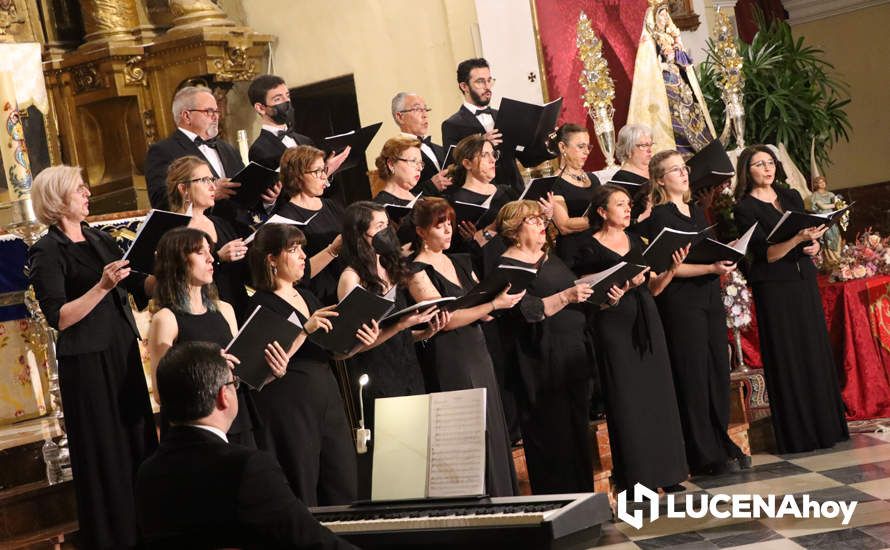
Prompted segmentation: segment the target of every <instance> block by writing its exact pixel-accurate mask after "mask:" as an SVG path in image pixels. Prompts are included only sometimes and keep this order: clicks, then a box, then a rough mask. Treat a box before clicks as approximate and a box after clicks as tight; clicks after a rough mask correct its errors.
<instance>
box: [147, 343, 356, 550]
mask: <svg viewBox="0 0 890 550" xmlns="http://www.w3.org/2000/svg"><path fill="white" fill-rule="evenodd" d="M238 385H239V380H238V378H237V377H236V376H235V375H234V373H233V371H232V367H231V364H230V363H228V361H227V360H226V358H225V357H223V355H222V351H221V349H220V347H219V346H217V345H216V344H211V343H208V342H188V343H184V344H179V345H177V346H174V347H173V348H171V349H170V350H169V351H168V352H167V353H166V354H165V355H164V357H163V358H162V359H161V361H160V363H159V365H158V369H157V389H158V393H159V394H160V398H161V407H162V409H163V410H164V414H165V415H166V417H167V418H168V419H169V421H170V425H171V427H170V429H169V431H168V432H167V433H166V434H164V437H163V438H162V440H161V444H160V446H159V447H158V450H157V451H156V452H155V454H154V455H152V456H151V457H150V458H148V459H147V460H146V461H145V462H144V463H143V464H142V465H141V466H140V468H139V472H138V474H137V476H136V510H137V518H138V522H139V527H140V529H141V531H142V534H143V536H144V537H145V543H146V546H147V547H148V548H164V549H166V548H338V549H339V548H354V546H352V545H351V544H349V543H347V542H345V541H343V540H341V539H339V538H337V537H336V536H334V534H333V533H331V532H330V531H329V530H328V529H326V528H325V527H323V526H321V525H320V524H319V523H318V522H317V521H316V520H315V518H313V517H312V514H311V513H310V512H309V510H308V509H307V508H306V506H305V505H304V504H303V503H302V502H300V501H299V500H298V499H297V497H295V496H294V494H293V492H292V491H291V490H290V486H289V485H288V482H287V479H286V478H285V476H284V473H283V472H282V471H281V467H280V466H279V465H278V462H277V461H276V460H275V458H274V457H273V456H272V455H270V454H268V453H266V452H264V451H257V450H253V449H248V448H247V447H242V446H240V445H234V444H230V443H229V442H228V440H227V439H226V432H227V431H228V429H229V426H231V424H232V421H233V420H234V419H235V415H236V414H237V413H238V395H237V393H236V389H237V387H238Z"/></svg>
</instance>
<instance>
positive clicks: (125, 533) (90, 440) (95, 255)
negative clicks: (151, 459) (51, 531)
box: [29, 226, 158, 548]
mask: <svg viewBox="0 0 890 550" xmlns="http://www.w3.org/2000/svg"><path fill="white" fill-rule="evenodd" d="M88 233H91V234H89V235H88ZM99 233H100V232H99V231H95V230H92V229H89V228H88V227H86V226H84V234H85V236H86V237H87V238H88V240H87V241H83V242H73V241H71V240H70V239H69V238H68V237H67V236H65V235H64V234H63V233H62V232H61V231H59V230H58V229H57V228H56V227H55V226H53V227H51V228H50V231H49V233H48V234H47V235H46V236H44V237H42V238H41V240H40V241H39V242H38V243H37V244H35V245H34V246H33V247H32V248H31V250H30V251H29V258H30V266H31V272H30V278H31V283H32V284H33V285H34V289H35V293H36V296H37V298H38V300H40V308H41V310H42V311H43V313H44V315H46V318H47V321H48V322H49V324H50V326H52V327H54V328H58V321H59V317H60V310H61V307H62V306H63V305H64V304H65V303H66V302H70V301H72V300H74V299H76V298H79V297H80V295H82V294H83V293H82V292H81V290H82V289H87V288H90V287H92V286H93V285H95V284H96V283H97V282H98V281H99V279H100V277H101V274H102V269H103V267H104V265H105V264H107V263H108V262H109V261H111V260H112V259H120V256H121V253H120V250H119V249H117V246H116V245H115V244H114V243H113V241H111V239H110V237H107V236H105V235H104V234H103V235H101V236H99ZM90 239H94V240H98V241H100V243H101V244H102V245H104V246H105V249H104V250H103V251H102V252H101V253H100V252H98V251H97V249H96V248H95V247H94V246H93V245H92V244H91V243H90V242H89V240H90ZM56 241H58V243H57V247H56V246H54V243H55V242H56ZM112 256H113V258H112ZM143 280H144V279H143V278H140V277H139V275H138V274H136V273H133V274H131V275H130V276H129V277H128V278H127V279H125V280H124V281H123V282H122V283H121V285H120V286H121V287H124V286H126V288H127V289H128V290H130V291H131V292H133V293H134V296H138V295H139V294H142V295H143V296H142V297H144V293H143V292H141V289H139V288H138V287H139V286H141V284H142V281H143ZM74 289H77V290H76V294H77V295H75V292H72V291H73V290H74ZM125 296H126V295H125V294H124V293H123V292H122V291H121V292H118V291H117V290H115V291H111V292H108V293H107V294H105V296H104V297H103V298H102V299H101V300H100V301H99V303H98V304H97V305H96V306H95V307H94V308H93V309H92V310H91V311H90V312H89V313H88V314H87V315H86V316H85V317H84V318H83V319H82V320H81V321H79V322H77V323H75V324H74V325H72V326H70V327H68V328H66V329H64V330H61V331H59V336H58V340H57V348H56V349H57V357H58V369H59V388H60V391H61V397H62V403H63V404H64V409H65V427H66V431H67V434H68V449H69V452H70V457H71V469H72V472H73V474H74V493H75V499H76V502H77V510H78V516H79V524H80V527H79V540H80V542H81V543H82V544H83V545H84V547H85V548H128V547H137V545H138V544H139V532H138V529H137V524H136V510H135V506H134V502H135V500H134V496H133V483H134V479H135V476H136V470H137V468H138V467H139V465H140V464H141V463H142V461H143V460H145V458H147V457H148V456H149V455H151V453H153V452H154V450H155V449H156V448H157V445H158V440H157V434H156V431H155V426H154V416H153V413H152V410H151V402H150V401H149V397H148V387H147V385H146V383H145V374H144V371H143V368H142V358H141V356H140V353H139V346H138V344H137V341H136V339H137V335H136V332H135V323H133V324H131V321H132V317H130V318H129V319H128V317H127V315H126V310H125V308H129V307H130V306H129V303H127V302H125V301H124V299H123V298H124V297H125ZM98 320H102V321H100V324H96V323H97V321H98ZM85 328H86V329H89V330H93V331H102V332H103V334H102V335H98V334H96V336H95V337H94V338H92V341H93V342H97V341H101V340H103V339H106V340H107V342H108V345H107V346H104V347H101V349H95V350H93V351H82V352H77V351H69V350H71V349H72V348H76V347H77V348H84V347H90V343H89V342H86V341H85V340H83V338H86V337H87V336H88V335H87V334H86V333H85V332H84V331H83V329H85Z"/></svg>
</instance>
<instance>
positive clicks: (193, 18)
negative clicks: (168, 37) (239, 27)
mask: <svg viewBox="0 0 890 550" xmlns="http://www.w3.org/2000/svg"><path fill="white" fill-rule="evenodd" d="M170 13H171V14H172V15H173V28H172V29H170V30H171V31H172V32H178V31H182V30H188V29H194V28H199V27H205V26H208V25H210V26H224V27H233V26H235V23H234V22H233V21H232V20H230V19H229V17H228V16H227V15H226V12H224V11H223V10H222V8H220V7H219V6H218V5H216V3H215V2H213V1H212V0H170Z"/></svg>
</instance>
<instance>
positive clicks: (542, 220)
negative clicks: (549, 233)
mask: <svg viewBox="0 0 890 550" xmlns="http://www.w3.org/2000/svg"><path fill="white" fill-rule="evenodd" d="M522 221H523V223H527V224H529V225H547V222H548V221H549V220H548V219H547V217H546V216H544V215H541V214H538V215H536V216H526V217H525V218H523V219H522Z"/></svg>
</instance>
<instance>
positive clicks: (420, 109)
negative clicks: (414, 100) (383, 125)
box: [399, 107, 432, 114]
mask: <svg viewBox="0 0 890 550" xmlns="http://www.w3.org/2000/svg"><path fill="white" fill-rule="evenodd" d="M430 111H432V109H430V108H429V107H411V108H410V109H402V110H401V111H399V112H400V113H418V114H423V113H429V112H430Z"/></svg>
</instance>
